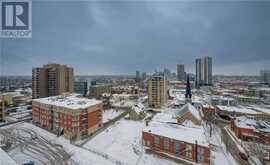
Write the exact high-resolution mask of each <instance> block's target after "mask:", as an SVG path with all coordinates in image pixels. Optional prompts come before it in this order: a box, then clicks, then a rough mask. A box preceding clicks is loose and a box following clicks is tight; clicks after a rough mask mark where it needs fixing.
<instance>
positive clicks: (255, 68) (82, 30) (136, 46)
mask: <svg viewBox="0 0 270 165" xmlns="http://www.w3.org/2000/svg"><path fill="white" fill-rule="evenodd" d="M32 8H33V11H32V17H33V26H32V29H33V33H32V38H31V39H1V47H2V56H3V58H1V59H0V60H3V61H2V62H3V63H4V66H2V68H4V70H3V72H4V73H5V74H8V75H31V68H32V67H35V66H41V65H43V64H46V63H49V62H54V63H61V64H67V65H70V66H72V67H74V70H75V74H80V75H82V74H83V75H93V74H94V75H96V74H135V70H140V71H146V72H153V71H154V70H155V69H162V68H164V67H167V68H169V69H171V70H173V71H175V70H176V64H177V63H183V64H185V67H186V71H188V72H194V70H195V64H194V63H195V58H197V57H200V56H206V55H207V56H211V57H213V73H214V74H227V75H232V74H237V75H240V74H245V75H252V74H253V75H255V74H258V73H259V70H260V69H264V68H268V69H270V21H269V20H270V1H269V2H266V1H260V2H255V1H253V2H243V1H242V2H224V1H223V2H213V1H207V2H206V1H197V2H196V1H195V2H187V1H171V2H165V1H164V2H163V1H154V0H152V1H141V0H136V1H129V2H124V1H122V0H117V1H111V2H109V1H102V2H96V1H88V2H87V1H80V2H78V1H75V0H74V1H58V2H53V1H38V0H36V1H35V0H34V2H33V5H32Z"/></svg>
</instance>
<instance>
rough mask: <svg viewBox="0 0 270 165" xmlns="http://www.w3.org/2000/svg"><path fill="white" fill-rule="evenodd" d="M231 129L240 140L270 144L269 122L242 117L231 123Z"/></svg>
mask: <svg viewBox="0 0 270 165" xmlns="http://www.w3.org/2000/svg"><path fill="white" fill-rule="evenodd" d="M230 128H231V130H232V131H233V132H234V133H235V135H236V137H238V138H239V139H242V140H245V141H256V142H261V143H264V144H270V122H269V121H261V120H256V119H255V118H254V117H251V116H240V117H236V118H235V119H233V120H232V121H231V124H230Z"/></svg>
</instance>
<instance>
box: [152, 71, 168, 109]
mask: <svg viewBox="0 0 270 165" xmlns="http://www.w3.org/2000/svg"><path fill="white" fill-rule="evenodd" d="M167 84H168V82H167V80H166V79H165V78H164V76H163V75H161V74H154V75H153V76H152V77H151V78H150V79H149V80H148V81H147V93H148V105H149V106H150V107H152V108H160V107H161V106H162V105H164V104H165V103H166V102H167V97H168V96H167Z"/></svg>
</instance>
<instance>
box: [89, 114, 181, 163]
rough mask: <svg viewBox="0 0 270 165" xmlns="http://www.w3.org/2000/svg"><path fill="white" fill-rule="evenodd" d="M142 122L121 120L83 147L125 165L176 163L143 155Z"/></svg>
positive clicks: (150, 155) (143, 124)
mask: <svg viewBox="0 0 270 165" xmlns="http://www.w3.org/2000/svg"><path fill="white" fill-rule="evenodd" d="M144 126H145V123H144V122H143V121H132V120H125V119H122V120H120V121H118V122H117V123H116V124H114V125H113V126H111V127H110V128H108V129H107V130H105V131H104V132H102V133H101V134H99V135H97V136H96V137H95V138H93V139H92V140H91V141H89V142H88V143H86V144H85V145H84V147H85V148H89V149H93V150H96V151H102V152H103V153H105V154H107V155H109V156H110V157H112V158H114V159H116V160H120V161H121V162H123V163H127V164H141V165H156V164H166V165H167V164H168V165H170V164H171V165H176V164H177V163H175V162H172V161H169V160H166V159H162V158H158V156H155V155H152V154H145V153H144V151H143V148H142V144H141V136H142V129H143V128H144Z"/></svg>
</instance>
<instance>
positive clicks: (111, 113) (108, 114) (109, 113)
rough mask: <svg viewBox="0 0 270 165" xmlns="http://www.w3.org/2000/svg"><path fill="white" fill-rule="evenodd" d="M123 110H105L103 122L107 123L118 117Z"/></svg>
mask: <svg viewBox="0 0 270 165" xmlns="http://www.w3.org/2000/svg"><path fill="white" fill-rule="evenodd" d="M123 112H124V111H123V110H116V109H108V110H104V111H103V114H102V120H103V123H106V122H108V121H110V120H112V119H114V118H116V117H117V116H119V115H120V114H121V113H123Z"/></svg>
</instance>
